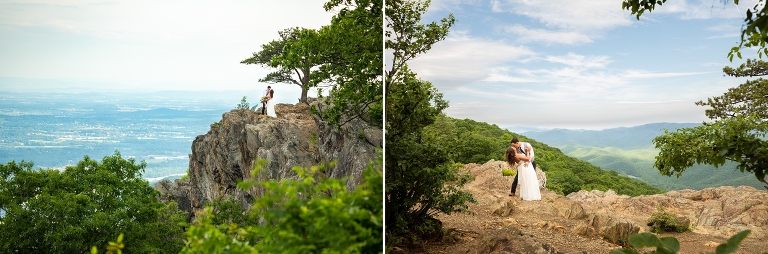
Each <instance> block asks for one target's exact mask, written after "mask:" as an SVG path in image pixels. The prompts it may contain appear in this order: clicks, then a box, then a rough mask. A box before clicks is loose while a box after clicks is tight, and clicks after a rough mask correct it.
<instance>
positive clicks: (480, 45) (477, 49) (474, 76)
mask: <svg viewBox="0 0 768 254" xmlns="http://www.w3.org/2000/svg"><path fill="white" fill-rule="evenodd" d="M533 55H534V52H532V51H531V50H529V49H528V48H526V47H521V46H513V45H509V44H507V43H505V42H503V41H493V40H485V39H479V38H472V37H468V36H466V35H465V34H464V33H460V32H459V33H455V35H452V36H450V37H449V38H447V39H446V40H445V41H442V42H438V43H436V44H435V45H434V46H433V47H432V50H430V51H429V52H428V53H427V54H424V55H421V56H419V57H418V58H416V59H414V60H412V61H411V62H410V63H409V66H410V67H411V69H413V70H414V71H415V72H416V73H418V75H419V77H420V78H422V79H425V80H428V81H431V82H432V83H433V84H434V85H435V86H437V87H438V89H440V90H452V89H455V88H457V87H459V86H462V85H465V84H468V83H472V82H475V81H479V80H483V79H485V78H487V77H488V73H489V71H490V70H491V69H492V68H494V67H496V66H499V65H502V64H504V63H507V62H513V61H525V60H526V59H529V58H530V57H531V56H533Z"/></svg>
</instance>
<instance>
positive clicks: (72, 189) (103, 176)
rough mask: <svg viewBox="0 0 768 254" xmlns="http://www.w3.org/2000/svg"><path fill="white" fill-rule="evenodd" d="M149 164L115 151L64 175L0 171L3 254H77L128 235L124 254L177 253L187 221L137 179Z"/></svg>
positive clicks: (19, 168)
mask: <svg viewBox="0 0 768 254" xmlns="http://www.w3.org/2000/svg"><path fill="white" fill-rule="evenodd" d="M145 167H146V163H143V162H142V163H141V164H136V162H135V160H134V159H132V158H131V159H127V160H126V159H123V158H122V157H121V156H120V153H119V152H115V154H114V155H113V156H105V157H104V158H103V159H102V161H101V163H99V162H98V161H96V160H92V159H91V158H89V157H88V156H85V158H83V160H82V161H80V162H78V164H77V165H76V166H69V167H67V168H66V169H65V170H64V171H58V170H51V169H40V170H32V163H27V162H22V163H20V164H16V163H15V162H10V163H8V164H6V165H0V211H3V212H4V213H5V215H4V216H2V217H0V252H2V253H14V252H22V253H38V252H55V253H81V252H86V251H88V250H89V249H90V247H91V246H104V245H106V244H107V243H108V241H109V239H110V238H112V237H115V234H117V233H118V232H125V236H126V239H128V240H127V241H126V244H127V246H128V247H126V251H129V252H134V253H149V252H164V253H170V252H177V251H178V250H179V249H180V248H181V246H182V244H183V243H182V237H183V228H182V227H181V226H179V225H178V223H179V222H182V221H184V219H185V218H186V214H185V213H183V212H181V211H179V210H178V208H177V207H176V203H170V204H163V203H160V202H159V201H158V199H157V196H158V192H157V191H155V190H154V189H153V188H152V187H150V186H149V184H148V183H147V181H145V180H144V179H143V178H142V176H141V174H142V173H143V171H144V168H145Z"/></svg>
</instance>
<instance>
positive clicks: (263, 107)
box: [261, 86, 272, 115]
mask: <svg viewBox="0 0 768 254" xmlns="http://www.w3.org/2000/svg"><path fill="white" fill-rule="evenodd" d="M269 90H272V86H267V90H264V95H262V97H264V96H267V95H269ZM265 110H267V102H266V101H262V102H261V114H262V115H266V114H267V113H265V112H264V111H265Z"/></svg>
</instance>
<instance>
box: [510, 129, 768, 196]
mask: <svg viewBox="0 0 768 254" xmlns="http://www.w3.org/2000/svg"><path fill="white" fill-rule="evenodd" d="M695 125H697V124H688V123H683V124H674V123H656V124H647V125H641V126H636V127H630V128H625V127H622V128H615V129H607V130H602V131H578V130H562V129H559V130H551V131H544V132H529V133H525V134H526V135H529V136H531V137H533V138H536V139H537V140H544V141H543V142H547V143H548V144H552V145H553V146H556V147H558V148H560V150H561V151H562V152H563V153H565V154H567V155H568V156H573V157H576V158H579V159H581V160H584V161H587V162H589V163H592V164H593V165H595V166H598V167H600V168H603V169H608V170H615V171H616V172H618V173H619V174H620V175H624V176H629V177H631V178H634V179H638V180H640V181H643V182H646V183H648V184H650V185H652V186H654V187H656V188H660V189H664V190H680V189H696V190H699V189H704V188H710V187H719V186H741V185H747V186H752V187H755V188H760V189H762V188H763V185H762V184H761V183H760V182H759V181H757V180H756V179H755V177H754V175H752V174H749V173H742V172H740V171H738V170H737V169H736V164H734V163H726V164H725V165H724V166H722V167H720V168H715V167H714V166H711V165H694V166H693V167H691V168H690V169H687V170H686V171H685V173H683V175H682V176H680V177H679V178H676V177H667V176H662V175H660V174H659V172H658V170H657V169H655V168H654V167H653V164H654V162H655V156H656V155H657V154H658V151H657V150H656V149H655V148H654V146H653V144H652V143H651V140H653V138H654V137H656V136H658V135H661V134H662V133H663V132H664V131H663V129H662V128H666V129H670V130H673V129H675V128H682V127H691V126H695ZM633 133H634V136H630V135H632V134H633ZM643 143H644V144H643Z"/></svg>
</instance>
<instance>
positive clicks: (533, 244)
mask: <svg viewBox="0 0 768 254" xmlns="http://www.w3.org/2000/svg"><path fill="white" fill-rule="evenodd" d="M461 253H473V254H486V253H498V254H501V253H532V254H556V253H558V252H557V250H555V248H554V247H552V246H551V245H549V244H547V243H540V242H539V241H537V240H536V239H535V238H533V236H531V235H526V234H523V232H522V231H520V229H519V228H517V227H514V226H508V227H504V228H501V229H496V230H491V231H486V232H485V233H484V234H482V235H480V236H479V237H478V238H477V239H476V240H474V241H472V244H470V246H469V247H468V248H465V249H463V251H462V252H461Z"/></svg>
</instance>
